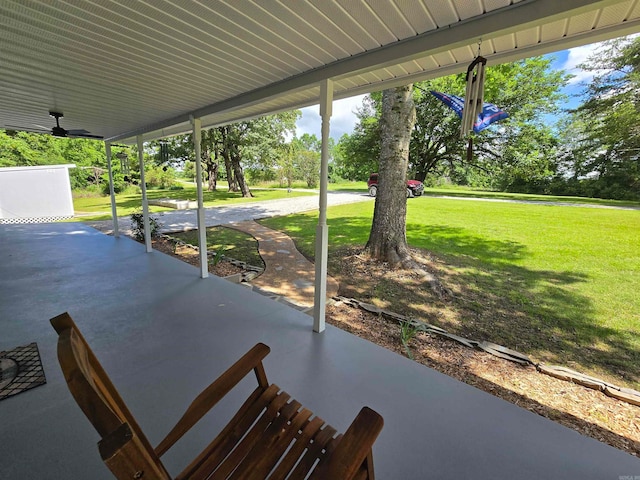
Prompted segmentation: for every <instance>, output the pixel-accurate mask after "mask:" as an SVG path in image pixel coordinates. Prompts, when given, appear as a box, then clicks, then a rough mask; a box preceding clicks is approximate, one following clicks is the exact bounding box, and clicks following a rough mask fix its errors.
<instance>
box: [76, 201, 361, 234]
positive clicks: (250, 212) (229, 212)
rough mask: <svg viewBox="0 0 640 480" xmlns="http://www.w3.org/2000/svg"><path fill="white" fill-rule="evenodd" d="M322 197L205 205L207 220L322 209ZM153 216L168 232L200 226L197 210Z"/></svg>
mask: <svg viewBox="0 0 640 480" xmlns="http://www.w3.org/2000/svg"><path fill="white" fill-rule="evenodd" d="M319 198H320V197H319V195H312V196H306V197H292V198H284V199H279V200H268V201H263V202H255V203H241V204H236V205H228V206H225V207H209V208H205V223H206V225H207V227H213V226H216V225H226V224H229V223H234V222H244V221H246V220H257V219H260V218H268V217H277V216H280V215H290V214H292V213H299V212H306V211H310V210H317V209H318V208H319V207H318V204H319ZM366 201H373V198H372V197H370V196H369V195H367V194H365V193H350V192H329V193H328V194H327V203H328V205H329V206H333V205H344V204H347V203H356V202H366ZM153 215H154V216H158V217H159V221H160V223H162V224H163V227H162V232H165V233H166V232H180V231H183V230H190V229H193V228H197V226H198V219H197V210H195V209H194V210H170V211H166V212H162V213H155V214H153ZM87 223H88V224H89V225H91V226H92V227H94V228H97V229H98V230H101V231H103V232H105V233H111V231H112V230H113V222H112V221H111V220H102V221H95V222H87ZM118 226H119V229H120V231H121V232H123V233H124V232H127V231H128V230H130V229H131V219H130V218H129V217H128V216H127V217H119V218H118Z"/></svg>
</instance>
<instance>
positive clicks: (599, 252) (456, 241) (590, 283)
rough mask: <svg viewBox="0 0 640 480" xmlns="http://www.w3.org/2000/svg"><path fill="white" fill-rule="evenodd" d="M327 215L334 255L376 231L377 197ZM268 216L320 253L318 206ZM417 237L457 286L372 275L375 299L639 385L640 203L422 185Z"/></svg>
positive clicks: (411, 223) (413, 210)
mask: <svg viewBox="0 0 640 480" xmlns="http://www.w3.org/2000/svg"><path fill="white" fill-rule="evenodd" d="M328 215H329V227H330V228H329V243H330V255H331V256H332V257H330V258H332V259H333V260H335V258H334V257H335V256H340V255H341V254H342V251H343V250H341V248H342V247H345V246H349V245H363V244H364V243H365V242H366V240H367V238H368V234H369V229H370V226H371V218H372V215H373V203H362V204H352V205H345V206H339V207H333V208H330V209H329V214H328ZM262 223H264V224H265V225H267V226H269V227H271V228H275V229H278V230H282V231H285V232H287V233H288V234H289V235H291V236H292V237H293V238H294V239H295V241H296V243H297V245H298V246H299V248H300V250H301V251H303V253H304V254H305V255H307V256H308V257H313V238H314V235H315V226H316V223H317V220H316V215H313V214H300V215H292V216H287V217H280V218H273V219H266V220H263V221H262ZM407 239H408V241H409V243H410V245H412V246H414V247H419V248H424V249H426V250H429V251H430V252H432V253H433V256H434V258H435V265H436V270H437V274H438V275H439V276H440V278H441V280H442V281H443V283H445V285H446V286H448V287H450V288H452V290H453V291H454V292H455V297H454V298H453V300H451V301H449V302H438V301H437V299H435V300H434V298H433V296H432V295H429V294H428V292H426V291H418V290H419V289H413V290H412V291H411V292H410V293H406V292H405V293H404V294H402V295H395V296H393V298H386V297H385V293H384V292H385V291H391V290H389V289H388V288H386V287H385V285H384V280H379V279H370V280H369V282H370V283H371V285H372V287H371V288H370V289H369V290H368V291H365V296H366V295H368V298H369V300H371V301H376V300H377V301H378V302H381V304H382V305H385V306H388V307H391V308H394V309H396V311H401V312H402V313H407V314H410V315H413V316H416V317H419V318H424V319H425V320H427V321H430V322H433V323H436V324H440V325H443V326H445V327H446V328H449V329H450V330H452V331H456V332H458V333H461V334H465V335H469V336H474V338H477V339H488V340H493V341H495V342H496V343H501V344H503V345H506V346H509V347H512V348H515V349H517V350H520V351H523V352H525V353H529V354H532V355H534V356H536V358H538V359H541V360H544V361H546V362H550V363H551V362H553V363H560V364H564V365H567V366H570V367H573V368H577V369H579V370H583V371H585V370H586V371H588V372H592V373H594V374H596V375H600V376H604V377H605V378H610V379H613V380H615V381H617V383H623V384H627V385H632V386H635V387H636V388H637V387H638V386H639V385H640V293H639V292H640V211H623V210H610V209H596V208H579V207H562V206H550V205H549V206H547V205H528V204H512V203H493V202H482V201H473V200H455V199H440V198H430V197H421V198H415V199H411V200H410V201H409V202H408V213H407ZM340 263H344V262H340V261H337V263H336V262H335V261H334V262H333V265H334V267H332V268H339V264H340ZM330 264H331V262H330ZM376 297H378V298H376ZM363 300H364V299H363Z"/></svg>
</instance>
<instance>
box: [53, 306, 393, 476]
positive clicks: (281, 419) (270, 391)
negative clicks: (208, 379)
mask: <svg viewBox="0 0 640 480" xmlns="http://www.w3.org/2000/svg"><path fill="white" fill-rule="evenodd" d="M51 324H52V325H53V327H54V328H55V330H56V331H57V332H58V335H59V338H58V359H59V361H60V366H61V367H62V371H63V372H64V375H65V379H66V381H67V385H68V387H69V390H70V391H71V393H72V395H73V396H74V398H75V400H76V402H77V403H78V405H79V406H80V408H81V409H82V411H83V412H84V414H85V415H86V416H87V418H88V419H89V420H90V421H91V423H92V424H93V426H94V427H95V429H96V430H97V431H98V433H99V434H100V437H101V440H100V441H99V442H98V449H99V451H100V455H101V456H102V460H103V461H104V462H105V463H106V464H107V466H108V467H109V469H110V470H111V472H112V473H113V474H114V475H115V477H116V478H118V479H122V480H124V479H127V480H129V479H143V480H156V479H162V480H165V479H169V478H171V477H170V475H169V473H168V472H167V470H166V469H165V467H164V466H163V464H162V462H161V461H160V457H162V455H163V454H164V453H165V452H167V450H169V449H170V448H171V447H172V446H173V445H174V444H175V443H176V442H177V441H178V440H179V439H180V438H181V437H182V436H183V435H184V434H185V433H186V432H187V431H188V430H189V429H190V428H191V427H193V426H194V425H195V424H196V423H197V422H198V421H199V420H200V419H201V418H202V417H203V416H204V415H205V414H206V413H207V412H208V411H209V410H210V409H211V408H212V407H213V406H214V405H215V404H216V403H217V402H218V401H220V400H221V399H222V398H223V397H224V396H225V395H226V394H227V393H228V392H229V391H230V390H231V389H232V388H233V387H234V386H235V385H236V384H237V383H238V382H239V381H240V380H242V379H243V378H244V377H245V376H246V375H247V374H249V372H251V370H253V371H254V372H255V375H256V378H257V380H258V387H257V388H256V389H255V390H254V391H253V393H251V395H249V398H247V400H246V401H245V402H244V403H243V404H242V406H241V407H240V409H239V410H238V412H237V413H236V414H235V416H234V417H233V418H232V419H231V421H230V422H229V424H228V425H227V426H226V427H225V428H224V429H223V430H222V431H221V432H220V433H219V434H218V436H217V437H216V438H215V439H214V440H213V441H212V442H211V443H210V444H209V445H208V446H207V447H206V448H205V449H204V450H203V451H202V452H201V453H200V454H199V455H198V456H197V457H196V458H195V459H194V460H193V461H192V462H191V463H190V464H189V465H188V466H187V467H186V468H185V469H184V470H183V471H182V473H180V474H179V475H178V476H177V477H176V479H227V478H229V479H264V478H270V479H284V478H290V479H303V478H306V477H307V476H308V474H309V472H312V473H311V476H310V477H309V478H312V479H331V480H334V479H352V478H354V479H366V478H369V479H373V478H374V474H373V460H372V451H371V448H372V445H373V442H374V441H375V439H376V437H377V436H378V434H379V433H380V430H382V425H383V420H382V417H381V416H380V415H378V414H377V413H376V412H374V411H373V410H371V409H369V408H367V407H364V408H363V409H362V410H361V411H360V413H359V414H358V416H357V417H356V418H355V420H354V421H353V423H352V424H351V426H350V427H349V428H348V429H347V431H346V432H345V434H344V435H336V433H337V432H336V430H335V429H334V428H332V427H331V426H329V425H326V424H325V423H324V421H323V420H322V419H320V418H319V417H314V416H313V414H312V412H310V411H309V410H307V409H305V408H303V407H302V406H301V405H300V403H298V402H297V401H295V400H291V399H290V396H289V395H288V394H287V393H285V392H283V391H281V390H280V388H279V387H278V386H276V385H269V383H268V382H267V377H266V374H265V371H264V368H263V365H262V360H263V359H264V357H266V356H267V354H268V353H269V347H267V346H266V345H264V344H262V343H258V344H257V345H256V346H255V347H253V348H252V349H251V350H249V352H247V353H246V354H245V355H244V356H243V357H242V358H241V359H240V360H238V361H237V362H236V363H235V364H233V365H232V366H231V368H229V369H228V370H227V371H226V372H224V373H223V374H222V375H221V376H220V377H219V378H218V379H217V380H216V381H214V382H213V383H212V384H211V385H210V386H208V387H207V388H206V389H205V390H204V391H203V392H202V393H200V395H198V396H197V397H196V399H195V400H194V401H193V402H192V403H191V405H190V406H189V408H188V409H187V411H186V412H185V414H184V415H183V416H182V418H180V420H179V421H178V423H177V424H176V425H175V427H173V429H172V430H171V431H170V432H169V434H168V435H167V436H166V437H165V438H164V440H162V441H161V442H160V444H159V445H158V446H157V447H156V448H153V447H152V446H151V444H150V443H149V441H148V440H147V438H146V437H145V435H144V434H143V433H142V430H141V429H140V426H139V425H138V424H137V422H136V421H135V419H134V418H133V416H132V415H131V413H130V412H129V410H128V409H127V407H126V405H125V404H124V402H123V401H122V399H121V398H120V395H119V394H118V392H117V391H116V389H115V387H114V386H113V384H112V383H111V381H110V380H109V377H108V376H107V374H106V373H105V371H104V370H103V368H102V366H101V365H100V363H99V362H98V360H97V359H96V357H95V355H94V354H93V352H92V351H91V349H90V348H89V345H88V344H87V342H86V341H85V339H84V337H83V336H82V334H81V333H80V331H79V330H78V328H77V327H76V325H75V323H74V322H73V320H72V319H71V317H70V316H69V315H68V314H67V313H63V314H62V315H59V316H57V317H55V318H52V319H51Z"/></svg>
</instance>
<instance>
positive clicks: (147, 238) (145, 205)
mask: <svg viewBox="0 0 640 480" xmlns="http://www.w3.org/2000/svg"><path fill="white" fill-rule="evenodd" d="M136 138H137V140H138V163H139V164H140V189H141V190H142V218H143V222H144V245H145V248H146V250H147V253H149V252H151V251H152V250H153V249H152V248H151V225H150V222H149V200H148V199H147V184H146V182H145V181H144V144H143V142H142V135H138V136H137V137H136Z"/></svg>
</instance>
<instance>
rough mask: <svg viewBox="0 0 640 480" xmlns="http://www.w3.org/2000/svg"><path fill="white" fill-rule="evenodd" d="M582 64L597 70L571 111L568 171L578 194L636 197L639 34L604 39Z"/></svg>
mask: <svg viewBox="0 0 640 480" xmlns="http://www.w3.org/2000/svg"><path fill="white" fill-rule="evenodd" d="M581 68H582V69H584V70H587V71H592V72H594V73H595V76H594V78H593V81H591V82H590V83H589V85H588V86H587V88H586V91H585V101H584V103H583V104H582V105H581V106H580V107H579V108H578V109H577V110H576V111H575V112H574V114H573V118H572V120H573V125H572V131H573V132H574V133H577V138H578V139H579V141H578V142H575V141H574V142H573V144H572V147H573V148H572V150H571V151H570V153H569V155H568V156H569V158H570V160H571V162H572V165H571V167H569V170H570V171H571V173H573V176H574V179H576V177H577V179H576V180H577V181H578V182H579V184H580V187H581V188H580V190H581V193H582V194H586V195H590V196H599V197H604V198H618V199H638V198H640V160H639V158H640V157H639V155H640V101H639V99H640V38H638V37H636V38H634V39H630V38H619V39H616V40H612V41H609V42H606V43H605V44H604V46H603V47H602V48H601V49H599V50H597V51H596V52H595V53H594V54H593V55H592V56H590V57H589V59H588V60H587V62H586V63H585V64H583V65H581Z"/></svg>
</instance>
